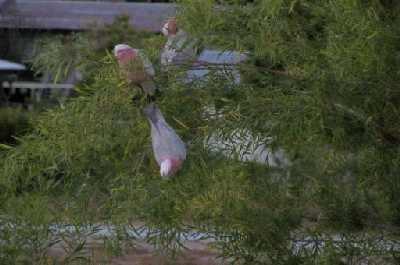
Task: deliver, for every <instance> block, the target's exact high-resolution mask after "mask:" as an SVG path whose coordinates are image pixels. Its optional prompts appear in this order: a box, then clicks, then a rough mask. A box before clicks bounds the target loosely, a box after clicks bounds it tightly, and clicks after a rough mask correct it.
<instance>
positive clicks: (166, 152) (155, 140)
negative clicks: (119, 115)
mask: <svg viewBox="0 0 400 265" xmlns="http://www.w3.org/2000/svg"><path fill="white" fill-rule="evenodd" d="M144 114H145V116H146V117H147V119H148V121H149V123H150V126H151V141H152V146H153V152H154V157H155V159H156V161H157V163H158V165H159V166H160V175H161V177H164V178H168V177H170V176H172V175H174V174H175V173H176V172H178V171H179V169H180V168H181V167H182V164H183V161H184V160H185V159H186V146H185V143H184V142H183V141H182V139H181V138H180V137H179V136H178V135H177V134H176V132H175V131H174V130H173V129H172V128H171V126H169V125H168V123H167V122H166V121H165V119H164V116H163V115H162V113H161V111H160V109H159V108H158V107H157V106H156V105H155V104H154V103H150V104H149V105H147V106H146V107H145V108H144Z"/></svg>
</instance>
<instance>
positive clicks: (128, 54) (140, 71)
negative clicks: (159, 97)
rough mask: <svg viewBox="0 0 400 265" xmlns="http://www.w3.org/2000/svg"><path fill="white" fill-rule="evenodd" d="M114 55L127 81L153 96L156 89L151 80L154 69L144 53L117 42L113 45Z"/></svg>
mask: <svg viewBox="0 0 400 265" xmlns="http://www.w3.org/2000/svg"><path fill="white" fill-rule="evenodd" d="M114 56H115V57H116V58H117V61H118V64H119V67H120V70H121V73H122V74H123V75H124V77H125V78H126V79H127V81H128V83H130V84H134V85H137V86H139V87H140V88H141V89H142V90H143V92H144V93H146V94H147V95H149V96H153V95H154V93H155V90H156V86H155V83H154V81H153V78H154V75H155V71H154V68H153V65H152V64H151V62H150V60H149V59H148V58H147V57H146V55H145V54H144V53H143V52H142V51H140V50H139V49H134V48H132V47H130V46H129V45H127V44H118V45H115V47H114Z"/></svg>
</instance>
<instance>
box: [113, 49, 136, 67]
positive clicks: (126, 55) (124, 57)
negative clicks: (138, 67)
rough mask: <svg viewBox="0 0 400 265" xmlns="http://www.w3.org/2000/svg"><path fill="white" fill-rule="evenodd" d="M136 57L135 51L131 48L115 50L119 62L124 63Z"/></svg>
mask: <svg viewBox="0 0 400 265" xmlns="http://www.w3.org/2000/svg"><path fill="white" fill-rule="evenodd" d="M135 57H136V52H135V51H134V50H132V49H123V50H120V51H118V52H117V59H118V62H119V64H121V65H126V64H128V63H129V62H131V61H132V60H133V59H135Z"/></svg>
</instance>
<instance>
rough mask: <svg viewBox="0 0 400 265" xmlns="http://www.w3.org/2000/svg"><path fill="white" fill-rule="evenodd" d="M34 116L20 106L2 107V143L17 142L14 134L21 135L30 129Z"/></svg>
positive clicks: (0, 139)
mask: <svg viewBox="0 0 400 265" xmlns="http://www.w3.org/2000/svg"><path fill="white" fill-rule="evenodd" d="M32 116H34V114H33V113H29V112H27V111H24V110H21V109H18V108H1V109H0V143H3V144H7V143H13V142H15V139H14V138H13V136H14V137H15V136H19V135H20V134H23V133H25V132H27V131H29V129H30V127H31V125H30V119H31V118H32Z"/></svg>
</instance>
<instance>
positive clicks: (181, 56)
mask: <svg viewBox="0 0 400 265" xmlns="http://www.w3.org/2000/svg"><path fill="white" fill-rule="evenodd" d="M161 32H162V33H163V34H164V35H165V36H166V37H168V40H167V43H166V44H165V45H164V49H163V50H162V52H161V65H163V66H167V65H171V64H182V63H187V62H189V61H191V60H194V59H195V58H196V50H195V47H194V41H191V42H189V38H188V36H187V34H186V32H184V31H183V30H181V29H179V28H178V26H177V22H176V18H174V17H173V18H170V19H168V20H167V22H166V23H165V24H164V26H163V27H162V29H161Z"/></svg>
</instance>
